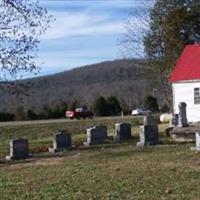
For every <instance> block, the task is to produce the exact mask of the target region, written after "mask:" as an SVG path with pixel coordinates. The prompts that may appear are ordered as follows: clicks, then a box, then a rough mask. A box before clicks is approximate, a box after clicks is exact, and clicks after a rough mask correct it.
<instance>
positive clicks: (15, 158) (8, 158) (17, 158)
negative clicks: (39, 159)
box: [6, 155, 30, 160]
mask: <svg viewBox="0 0 200 200" xmlns="http://www.w3.org/2000/svg"><path fill="white" fill-rule="evenodd" d="M29 157H30V155H28V156H26V157H21V158H19V157H14V156H6V160H24V159H27V158H29Z"/></svg>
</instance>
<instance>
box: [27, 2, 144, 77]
mask: <svg viewBox="0 0 200 200" xmlns="http://www.w3.org/2000/svg"><path fill="white" fill-rule="evenodd" d="M144 1H145V0H39V2H40V5H41V6H42V7H45V8H46V9H47V11H48V12H49V14H51V15H53V17H54V19H55V20H53V21H52V22H51V24H50V26H51V28H50V29H48V30H47V32H46V34H45V35H43V36H42V37H41V43H40V45H39V52H38V58H37V59H36V63H37V64H38V65H40V66H41V67H42V69H41V71H40V73H39V74H38V75H40V76H41V75H48V74H54V73H58V72H62V71H66V70H69V69H72V68H75V67H79V66H84V65H88V64H93V63H98V62H102V61H106V60H114V59H119V58H122V53H121V46H120V45H119V43H120V38H121V37H122V35H123V33H124V32H125V29H124V24H125V23H126V22H127V20H128V18H129V17H130V13H133V15H134V13H135V12H136V11H137V12H138V11H141V12H142V10H144V9H145V7H146V5H145V3H144ZM146 1H148V0H146ZM27 76H29V75H27Z"/></svg>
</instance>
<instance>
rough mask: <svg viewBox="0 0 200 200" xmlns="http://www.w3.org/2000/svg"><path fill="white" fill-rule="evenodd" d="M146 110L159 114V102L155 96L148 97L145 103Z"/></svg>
mask: <svg viewBox="0 0 200 200" xmlns="http://www.w3.org/2000/svg"><path fill="white" fill-rule="evenodd" d="M144 106H145V108H147V109H149V110H151V111H152V112H158V111H159V108H158V102H157V99H156V98H155V97H153V96H147V97H146V99H145V103H144Z"/></svg>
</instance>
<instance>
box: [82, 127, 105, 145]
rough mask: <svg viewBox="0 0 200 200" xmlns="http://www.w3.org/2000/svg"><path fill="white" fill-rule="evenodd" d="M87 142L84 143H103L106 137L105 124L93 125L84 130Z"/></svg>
mask: <svg viewBox="0 0 200 200" xmlns="http://www.w3.org/2000/svg"><path fill="white" fill-rule="evenodd" d="M86 135H87V142H86V143H85V145H95V144H103V143H105V140H106V138H107V127H106V126H94V127H91V128H88V129H87V130H86Z"/></svg>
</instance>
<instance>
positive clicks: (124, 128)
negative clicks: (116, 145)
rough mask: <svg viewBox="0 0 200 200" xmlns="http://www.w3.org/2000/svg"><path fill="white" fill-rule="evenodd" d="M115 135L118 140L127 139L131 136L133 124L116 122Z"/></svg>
mask: <svg viewBox="0 0 200 200" xmlns="http://www.w3.org/2000/svg"><path fill="white" fill-rule="evenodd" d="M115 137H116V138H117V139H118V140H126V139H130V138H131V125H130V124H128V123H117V124H115Z"/></svg>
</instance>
